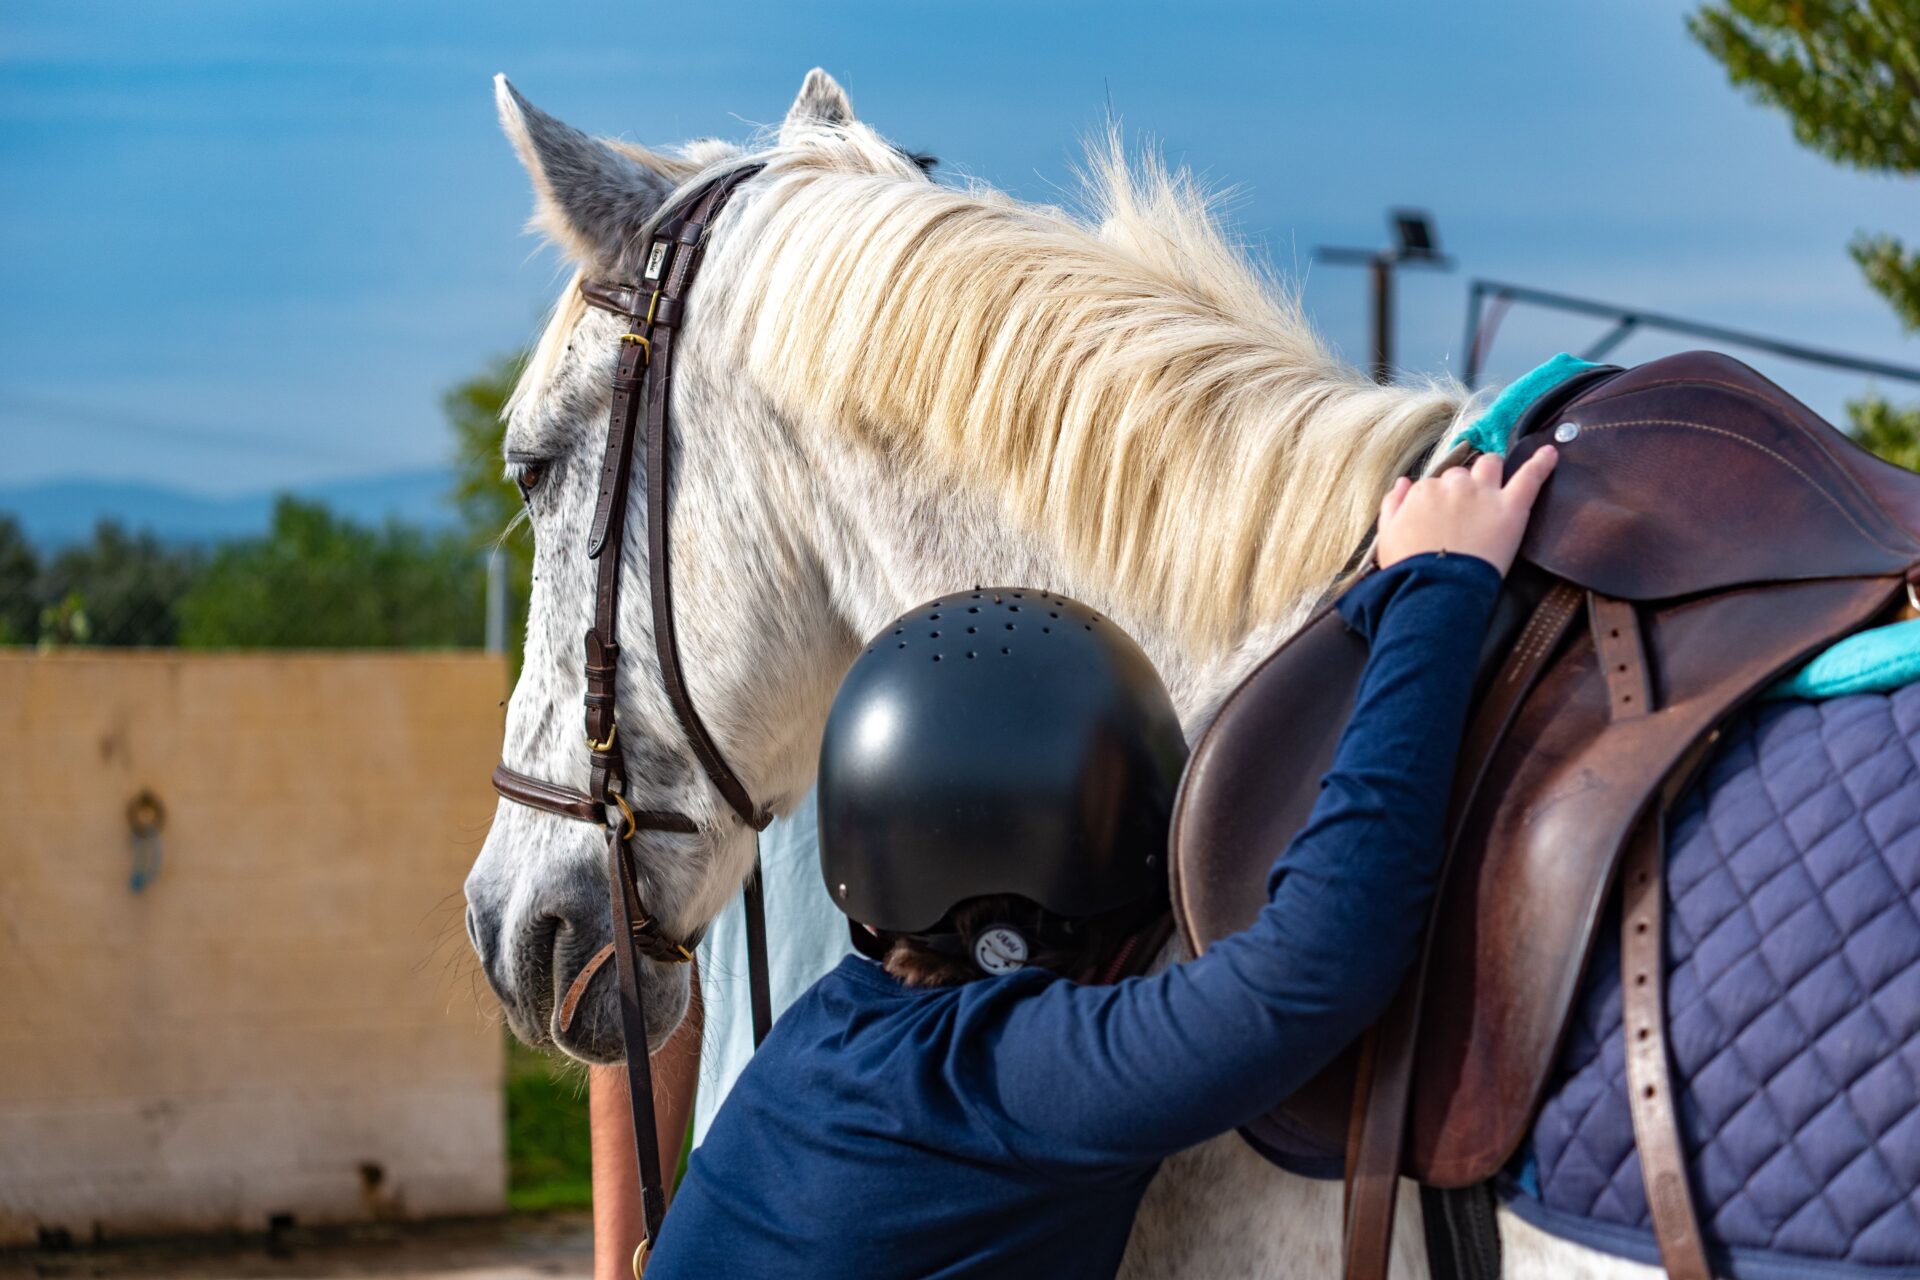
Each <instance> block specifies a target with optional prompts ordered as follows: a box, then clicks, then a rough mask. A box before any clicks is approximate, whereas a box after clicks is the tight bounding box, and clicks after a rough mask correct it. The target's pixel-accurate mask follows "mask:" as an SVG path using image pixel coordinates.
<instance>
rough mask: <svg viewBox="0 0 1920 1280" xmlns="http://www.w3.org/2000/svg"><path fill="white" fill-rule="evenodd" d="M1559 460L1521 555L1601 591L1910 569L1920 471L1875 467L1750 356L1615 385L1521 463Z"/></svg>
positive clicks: (1559, 420) (1636, 375)
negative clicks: (1548, 455)
mask: <svg viewBox="0 0 1920 1280" xmlns="http://www.w3.org/2000/svg"><path fill="white" fill-rule="evenodd" d="M1548 443H1551V444H1554V445H1555V446H1556V447H1557V448H1558V449H1559V451H1560V465H1559V467H1558V468H1556V470H1555V472H1554V476H1553V479H1552V481H1551V482H1550V483H1549V484H1548V485H1547V487H1546V489H1545V491H1544V492H1543V493H1542V494H1541V496H1540V500H1539V502H1538V504H1537V505H1536V506H1535V508H1534V513H1533V520H1532V523H1531V524H1530V525H1529V526H1528V530H1527V538H1526V541H1525V543H1523V544H1522V546H1521V551H1520V554H1521V556H1522V557H1523V558H1525V559H1527V560H1530V561H1532V562H1533V563H1534V564H1537V565H1539V566H1540V567H1542V568H1544V569H1546V570H1548V571H1549V572H1551V573H1554V574H1556V575H1558V576H1560V577H1562V578H1566V579H1567V580H1569V581H1571V582H1573V583H1575V584H1577V585H1579V586H1582V587H1586V588H1588V589H1589V590H1593V591H1597V592H1599V593H1601V594H1602V595H1607V596H1614V597H1617V598H1619V599H1624V600H1638V601H1647V600H1668V599H1673V598H1675V597H1679V596H1688V595H1695V594H1698V593H1701V592H1706V591H1721V590H1725V589H1727V588H1730V587H1738V586H1744V585H1748V584H1752V583H1761V582H1782V581H1797V580H1807V579H1814V578H1840V577H1869V576H1877V575H1888V574H1901V573H1904V572H1906V571H1907V568H1908V566H1910V565H1912V564H1913V563H1914V562H1915V560H1916V559H1920V540H1917V539H1916V537H1915V535H1914V533H1913V532H1911V531H1910V526H1912V525H1915V524H1920V476H1914V475H1913V474H1912V473H1911V472H1906V471H1902V470H1901V469H1899V468H1896V467H1889V466H1888V464H1886V463H1883V462H1880V461H1879V460H1878V459H1875V458H1873V457H1872V456H1871V455H1870V454H1868V453H1866V451H1865V450H1863V449H1861V448H1860V446H1858V445H1857V444H1855V443H1854V442H1853V441H1852V440H1850V439H1848V438H1847V437H1846V436H1845V435H1844V434H1842V433H1841V432H1839V431H1837V430H1835V429H1834V428H1833V427H1832V426H1830V425H1828V424H1827V423H1826V422H1825V421H1823V420H1822V419H1821V418H1820V417H1819V416H1818V415H1816V414H1814V413H1813V412H1812V411H1811V410H1810V409H1808V408H1807V407H1806V406H1805V405H1802V404H1800V403H1799V402H1798V401H1797V400H1794V399H1793V398H1792V397H1791V396H1789V395H1787V393H1786V392H1784V391H1782V390H1781V389H1780V388H1778V387H1776V386H1774V384H1773V383H1771V382H1769V381H1767V380H1766V379H1765V378H1763V377H1761V376H1760V375H1759V374H1757V373H1755V372H1754V371H1753V370H1752V369H1749V368H1748V367H1747V366H1745V365H1744V364H1741V363H1740V362H1739V361H1737V360H1732V359H1729V358H1728V357H1726V356H1720V355H1715V354H1712V353H1710V352H1689V353H1687V354H1685V355H1679V356H1672V357H1669V358H1667V359H1664V360H1656V361H1653V362H1652V363H1650V364H1645V365H1641V366H1640V367H1638V368H1636V369H1633V370H1631V371H1629V372H1627V373H1623V374H1620V375H1618V376H1615V377H1613V378H1610V379H1608V380H1607V381H1606V382H1604V383H1602V384H1601V385H1600V386H1599V387H1597V388H1596V389H1595V390H1594V391H1592V392H1590V393H1588V394H1587V395H1584V396H1580V397H1578V398H1576V399H1574V400H1573V401H1572V402H1570V403H1569V404H1568V405H1566V406H1565V407H1564V408H1562V409H1561V410H1560V411H1559V412H1558V413H1556V414H1554V415H1552V416H1551V417H1549V418H1545V419H1541V420H1539V421H1538V425H1537V426H1536V428H1535V429H1534V430H1533V431H1532V432H1531V433H1530V434H1528V435H1527V436H1525V437H1524V438H1523V439H1521V440H1520V441H1518V442H1516V444H1515V445H1514V447H1513V449H1512V450H1511V451H1510V452H1509V455H1508V457H1509V469H1511V468H1513V467H1517V466H1518V465H1519V464H1520V463H1522V462H1524V461H1525V460H1526V459H1527V458H1528V457H1530V456H1531V455H1532V454H1533V453H1534V452H1535V451H1536V450H1537V449H1539V448H1540V446H1541V445H1543V444H1548Z"/></svg>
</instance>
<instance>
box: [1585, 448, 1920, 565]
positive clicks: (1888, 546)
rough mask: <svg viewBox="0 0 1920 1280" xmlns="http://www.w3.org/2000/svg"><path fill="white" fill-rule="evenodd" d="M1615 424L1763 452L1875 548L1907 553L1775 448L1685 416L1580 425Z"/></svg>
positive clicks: (1898, 553) (1877, 506) (1876, 505)
mask: <svg viewBox="0 0 1920 1280" xmlns="http://www.w3.org/2000/svg"><path fill="white" fill-rule="evenodd" d="M1615 427H1690V428H1692V429H1693V430H1695V431H1705V432H1708V433H1709V434H1712V435H1716V436H1725V437H1726V438H1727V439H1729V440H1731V441H1733V442H1734V443H1735V444H1743V445H1746V446H1747V447H1748V448H1750V449H1758V450H1759V451H1760V452H1761V453H1764V454H1766V455H1767V456H1768V457H1769V458H1772V459H1773V460H1774V461H1775V462H1778V463H1779V464H1780V465H1781V466H1783V467H1785V468H1787V469H1788V470H1789V471H1791V472H1793V473H1794V474H1795V475H1797V476H1799V477H1800V478H1801V479H1802V480H1804V481H1806V482H1807V484H1808V485H1809V486H1810V487H1811V488H1812V489H1813V491H1814V492H1815V493H1818V494H1819V495H1820V496H1821V497H1823V498H1825V499H1826V500H1827V502H1828V503H1830V504H1831V505H1832V507H1833V509H1834V510H1835V511H1838V512H1839V513H1840V514H1841V515H1842V516H1844V517H1846V521H1847V523H1848V524H1850V525H1852V526H1853V527H1854V528H1855V529H1856V530H1858V531H1859V533H1860V536H1861V537H1863V538H1865V539H1866V540H1867V541H1869V542H1871V543H1873V545H1875V546H1876V547H1879V548H1880V549H1881V550H1883V551H1889V552H1892V553H1893V554H1894V555H1896V556H1903V555H1908V554H1910V551H1909V549H1907V548H1903V547H1896V546H1894V545H1893V544H1892V543H1890V542H1887V541H1885V540H1884V539H1882V538H1881V537H1880V536H1879V535H1878V534H1875V533H1874V532H1873V531H1872V530H1870V529H1868V528H1867V527H1866V526H1865V525H1862V524H1861V523H1860V520H1859V518H1858V517H1857V516H1855V515H1854V514H1853V512H1851V511H1849V510H1847V507H1846V504H1845V503H1843V502H1841V501H1840V499H1839V498H1837V497H1835V496H1834V495H1833V494H1831V493H1829V492H1828V491H1827V489H1826V488H1825V486H1823V485H1822V484H1821V483H1820V482H1819V481H1818V480H1816V479H1814V478H1813V476H1811V475H1810V474H1808V473H1807V471H1806V469H1805V468H1803V467H1801V466H1800V465H1799V464H1798V463H1796V462H1794V461H1793V460H1792V459H1791V458H1789V457H1787V456H1786V455H1785V454H1783V453H1780V452H1779V451H1778V450H1775V449H1769V448H1768V447H1767V446H1766V445H1763V444H1761V443H1760V442H1759V441H1757V440H1749V439H1747V438H1746V437H1745V436H1743V435H1741V434H1740V433H1739V432H1737V431H1728V430H1727V429H1726V428H1725V427H1711V426H1708V425H1707V424H1706V423H1704V422H1694V421H1692V420H1690V419H1686V418H1630V419H1628V420H1626V421H1624V422H1594V423H1587V424H1585V425H1584V426H1583V427H1582V430H1585V431H1609V430H1612V429H1613V428H1615ZM1873 505H1874V507H1875V509H1878V508H1879V506H1880V504H1879V503H1877V502H1876V503H1874V504H1873Z"/></svg>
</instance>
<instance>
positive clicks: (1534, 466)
mask: <svg viewBox="0 0 1920 1280" xmlns="http://www.w3.org/2000/svg"><path fill="white" fill-rule="evenodd" d="M1559 461H1560V453H1559V451H1558V450H1557V449H1555V448H1554V447H1553V446H1552V445H1546V446H1543V447H1542V448H1541V449H1540V450H1539V452H1537V453H1535V454H1534V455H1533V456H1532V457H1531V458H1528V459H1527V460H1526V461H1525V462H1523V463H1521V464H1520V469H1519V470H1518V471H1516V472H1514V473H1513V476H1512V478H1510V479H1509V480H1508V481H1507V487H1506V488H1505V489H1504V490H1502V492H1503V493H1505V494H1507V495H1508V496H1509V497H1510V498H1511V499H1512V500H1513V501H1514V502H1515V503H1518V504H1519V505H1520V506H1521V507H1523V508H1527V509H1531V508H1532V506H1533V500H1534V499H1535V498H1538V497H1539V496H1540V489H1541V486H1543V485H1544V484H1546V482H1547V477H1548V476H1550V475H1552V474H1553V468H1554V464H1555V463H1557V462H1559Z"/></svg>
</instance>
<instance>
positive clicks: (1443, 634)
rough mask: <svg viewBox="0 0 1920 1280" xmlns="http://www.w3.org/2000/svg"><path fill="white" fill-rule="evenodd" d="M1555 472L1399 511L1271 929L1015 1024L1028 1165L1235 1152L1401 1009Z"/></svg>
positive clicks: (1076, 992)
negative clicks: (1213, 1146) (1505, 587)
mask: <svg viewBox="0 0 1920 1280" xmlns="http://www.w3.org/2000/svg"><path fill="white" fill-rule="evenodd" d="M1542 454H1543V455H1545V457H1546V461H1544V462H1541V463H1539V464H1538V466H1534V464H1531V463H1530V464H1529V466H1528V467H1527V468H1523V469H1522V470H1521V471H1520V472H1519V473H1517V474H1516V476H1515V479H1514V481H1513V482H1511V483H1510V484H1509V485H1508V486H1507V487H1506V489H1504V490H1503V489H1502V488H1501V487H1500V483H1499V470H1498V466H1499V462H1498V459H1490V460H1487V461H1486V462H1485V463H1484V464H1483V465H1481V466H1479V467H1476V468H1475V471H1474V472H1473V473H1471V474H1469V473H1468V472H1465V471H1460V472H1456V473H1449V475H1448V476H1447V477H1439V478H1434V479H1430V480H1426V481H1422V482H1421V483H1420V484H1419V485H1417V486H1411V487H1409V486H1407V485H1406V484H1404V483H1403V484H1402V485H1400V486H1397V487H1396V488H1395V490H1394V492H1393V493H1391V494H1389V495H1388V499H1387V501H1386V503H1385V504H1383V508H1382V522H1381V537H1380V548H1381V560H1382V562H1383V563H1384V564H1386V565H1387V566H1388V567H1386V568H1384V569H1382V570H1380V571H1379V572H1378V573H1376V574H1374V575H1372V576H1371V577H1369V578H1368V579H1366V580H1365V581H1363V582H1362V583H1361V584H1360V585H1359V586H1358V587H1356V588H1355V589H1354V590H1353V591H1352V592H1350V593H1349V594H1348V595H1347V597H1346V598H1345V599H1343V600H1342V601H1341V602H1340V605H1339V608H1340V611H1341V613H1342V615H1343V616H1344V617H1345V618H1346V619H1347V622H1348V625H1350V626H1352V627H1354V628H1355V629H1356V630H1357V631H1359V632H1361V633H1362V634H1364V635H1366V636H1367V638H1368V640H1369V643H1370V645H1371V649H1372V652H1371V654H1370V656H1369V659H1368V663H1367V668H1366V671H1365V673H1364V675H1363V676H1362V678H1361V682H1360V688H1359V692H1358V695H1357V697H1356V699H1355V703H1354V710H1353V714H1352V717H1351V719H1350V720H1349V722H1348V725H1347V729H1346V732H1345V734H1344V736H1343V737H1342V738H1341V741H1340V747H1339V749H1338V751H1337V752H1336V753H1335V756H1334V762H1333V767H1332V769H1331V770H1330V771H1329V772H1328V774H1327V776H1326V778H1325V780H1324V781H1323V783H1322V791H1321V795H1320V799H1319V800H1318V802H1317V803H1316V804H1315V806H1314V810H1313V814H1312V817H1311V818H1310V819H1309V820H1308V822H1307V825H1306V826H1305V827H1304V828H1303V829H1302V830H1301V831H1300V833H1299V834H1298V835H1297V836H1295V837H1294V839H1293V841H1292V842H1291V843H1290V844H1289V845H1288V847H1287V849H1286V851H1285V852H1284V853H1283V854H1282V855H1281V856H1280V858H1279V859H1278V860H1277V861H1276V862H1275V864H1274V869H1273V873H1272V876H1271V878H1270V880H1269V889H1270V898H1269V901H1268V904H1267V906H1266V907H1265V908H1263V909H1262V911H1261V913H1260V917H1259V919H1258V920H1257V921H1256V922H1255V924H1254V925H1253V926H1252V927H1251V928H1249V929H1248V930H1246V931H1245V932H1243V933H1240V934H1237V935H1235V936H1234V937H1231V938H1227V939H1224V940H1222V941H1221V942H1220V943H1218V944H1216V945H1215V946H1214V947H1213V948H1212V949H1210V950H1209V951H1208V952H1207V954H1206V955H1204V956H1202V957H1201V958H1199V959H1198V960H1195V961H1193V962H1192V963H1191V964H1186V965H1179V966H1176V967H1175V968H1173V969H1171V970H1169V971H1168V972H1166V973H1163V974H1159V975H1157V976H1156V977H1153V978H1150V979H1145V980H1137V981H1133V982H1128V983H1123V984H1121V985H1120V986H1117V987H1083V986H1076V985H1074V984H1071V983H1055V984H1053V985H1052V986H1049V987H1048V988H1046V989H1045V990H1044V991H1041V992H1039V993H1036V994H1035V995H1034V996H1033V997H1031V998H1029V999H1026V1000H1022V1001H1019V1002H1017V1003H1016V1004H1015V1005H1013V1006H1012V1007H1011V1008H1010V1009H1009V1011H1008V1013H1007V1015H1006V1021H1005V1026H1004V1028H1003V1030H1002V1034H1000V1035H999V1036H997V1037H995V1040H996V1041H997V1043H996V1044H995V1045H994V1048H993V1055H992V1059H991V1062H992V1067H991V1069H992V1071H993V1073H994V1076H995V1079H994V1082H993V1088H994V1089H995V1090H996V1092H997V1094H998V1100H999V1102H1000V1106H1001V1108H1002V1109H1003V1111H1004V1115H1005V1120H1004V1121H1003V1122H1002V1123H1004V1124H1006V1125H1007V1126H1009V1128H1010V1132H1008V1133H1007V1137H1008V1140H1009V1141H1010V1143H1012V1144H1013V1145H1014V1146H1015V1147H1016V1148H1017V1149H1018V1150H1019V1151H1020V1152H1021V1153H1022V1154H1023V1155H1024V1156H1025V1157H1026V1158H1028V1159H1030V1160H1035V1161H1044V1162H1051V1161H1055V1160H1058V1161H1062V1162H1064V1163H1067V1164H1083V1163H1092V1164H1101V1163H1109V1162H1112V1161H1115V1160H1121V1161H1130V1160H1138V1159H1142V1158H1149V1159H1150V1158H1156V1157H1159V1156H1163V1155H1166V1154H1169V1153H1171V1152H1173V1151H1176V1150H1178V1149H1180V1148H1181V1147H1185V1146H1189V1145H1191V1144H1192V1143H1194V1142H1197V1141H1200V1140H1202V1139H1205V1138H1208V1137H1211V1136H1213V1135H1215V1134H1218V1133H1221V1132H1223V1131H1225V1130H1227V1129H1229V1128H1232V1127H1233V1126H1234V1125H1237V1124H1241V1123H1244V1122H1245V1121H1247V1120H1248V1119H1250V1118H1252V1117H1253V1116H1254V1115H1257V1114H1258V1113H1260V1112H1261V1111H1263V1110H1264V1109H1266V1108H1267V1107H1269V1106H1271V1105H1273V1104H1274V1103H1275V1102H1277V1101H1279V1100H1280V1099H1281V1098H1283V1097H1285V1096H1286V1095H1287V1094H1289V1093H1291V1092H1292V1091H1293V1090H1294V1089H1296V1088H1298V1087H1299V1086H1300V1085H1302V1084H1304V1083H1305V1082H1306V1081H1307V1080H1308V1079H1310V1078H1311V1077H1312V1076H1313V1075H1314V1074H1315V1073H1317V1072H1318V1071H1319V1070H1320V1069H1321V1068H1322V1067H1324V1066H1325V1065H1326V1064H1327V1063H1328V1062H1329V1061H1331V1060H1332V1058H1333V1057H1334V1056H1335V1055H1336V1054H1337V1053H1338V1052H1339V1051H1340V1050H1341V1049H1342V1048H1344V1047H1345V1046H1346V1045H1347V1044H1348V1043H1349V1042H1350V1041H1351V1040H1352V1039H1353V1037H1354V1036H1355V1035H1357V1034H1358V1033H1359V1032H1360V1031H1361V1030H1362V1029H1364V1028H1365V1027H1366V1026H1367V1025H1368V1024H1369V1023H1371V1022H1373V1021H1374V1020H1375V1019H1376V1018H1378V1017H1379V1015H1380V1014H1381V1012H1382V1011H1383V1010H1384V1009H1385V1007H1386V1005H1387V1003H1388V1001H1389V1000H1390V999H1391V998H1392V996H1393V993H1394V991H1395V989H1396V988H1397V987H1398V985H1399V983H1400V981H1401V979H1402V978H1403V977H1404V975H1405V973H1406V971H1407V969H1408V968H1409V967H1410V965H1411V964H1412V962H1413V958H1414V954H1415V947H1416V945H1417V941H1418V937H1419V933H1420V928H1421V926H1422V924H1423V923H1424V920H1425V916H1426V912H1427V909H1428V907H1429V904H1430V902H1431V900H1432V896H1433V892H1434V888H1435V880H1436V877H1437V875H1438V869H1439V864H1440V858H1441V855H1442V852H1443V848H1442V841H1443V834H1442V828H1443V824H1444V822H1445V816H1446V807H1447V798H1448V791H1449V787H1450V784H1451V781H1452V776H1453V767H1454V758H1455V755H1456V752H1457V748H1458V744H1459V739H1460V736H1461V733H1462V731H1463V729H1464V726H1465V720H1466V714H1467V704H1468V700H1469V698H1470V696H1471V687H1472V683H1473V678H1474V671H1475V665H1476V661H1477V658H1478V655H1479V650H1480V645H1481V643H1482V640H1483V638H1484V635H1485V631H1486V625H1487V620H1488V618H1489V616H1490V615H1491V612H1492V608H1493V602H1494V599H1495V597H1496V596H1497V595H1498V592H1499V586H1500V576H1501V572H1502V571H1503V570H1504V569H1505V567H1506V566H1507V565H1508V564H1510V563H1511V561H1512V556H1513V554H1514V551H1515V549H1516V548H1517V546H1518V543H1519V538H1520V534H1521V532H1523V531H1524V527H1525V522H1526V515H1527V512H1528V510H1529V509H1530V508H1531V505H1532V500H1533V496H1534V495H1535V494H1536V493H1537V492H1538V489H1539V485H1540V483H1541V482H1543V481H1544V480H1545V477H1546V474H1547V472H1548V471H1550V470H1551V468H1552V465H1553V461H1552V456H1551V454H1550V453H1548V452H1547V451H1544V450H1543V451H1542ZM1537 456H1539V455H1537ZM1440 548H1446V549H1447V551H1446V553H1439V554H1429V553H1437V552H1439V549H1440Z"/></svg>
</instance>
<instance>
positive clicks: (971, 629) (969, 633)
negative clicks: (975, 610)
mask: <svg viewBox="0 0 1920 1280" xmlns="http://www.w3.org/2000/svg"><path fill="white" fill-rule="evenodd" d="M978 630H980V628H978V627H968V628H967V634H968V635H972V634H974V633H975V632H976V631H978Z"/></svg>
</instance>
